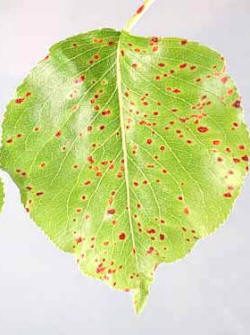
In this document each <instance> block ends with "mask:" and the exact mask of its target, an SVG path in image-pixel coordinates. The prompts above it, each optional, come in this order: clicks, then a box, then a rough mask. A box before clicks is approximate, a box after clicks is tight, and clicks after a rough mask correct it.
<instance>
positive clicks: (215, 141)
mask: <svg viewBox="0 0 250 335" xmlns="http://www.w3.org/2000/svg"><path fill="white" fill-rule="evenodd" d="M220 143H221V141H220V140H213V145H220Z"/></svg>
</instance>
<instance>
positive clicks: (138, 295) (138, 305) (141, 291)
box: [133, 275, 152, 315]
mask: <svg viewBox="0 0 250 335" xmlns="http://www.w3.org/2000/svg"><path fill="white" fill-rule="evenodd" d="M151 283H152V278H150V277H146V276H145V275H142V278H141V280H140V282H139V286H138V288H137V289H136V290H135V293H134V298H133V301H134V309H135V313H136V314H137V315H139V314H141V312H142V311H143V309H144V307H145V305H146V303H147V300H148V295H149V288H150V285H151Z"/></svg>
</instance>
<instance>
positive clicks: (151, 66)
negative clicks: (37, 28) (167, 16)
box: [1, 29, 249, 312]
mask: <svg viewBox="0 0 250 335" xmlns="http://www.w3.org/2000/svg"><path fill="white" fill-rule="evenodd" d="M47 72H48V73H47ZM45 83H46V85H45ZM28 93H31V94H28ZM27 94H28V95H27ZM32 99H33V100H32ZM41 101H42V102H41ZM22 115H23V116H22ZM21 121H22V122H21ZM48 124H49V127H48ZM20 135H21V136H20ZM9 140H11V141H10V142H8V141H9ZM248 156H249V135H248V132H247V128H246V125H245V124H244V122H243V120H242V111H241V108H240V98H239V95H238V92H237V89H236V87H235V85H234V83H233V82H232V80H231V79H230V77H229V76H228V75H227V74H226V73H225V71H224V60H223V59H222V58H221V56H220V55H219V54H218V53H216V52H215V51H213V50H211V49H209V48H206V47H204V46H202V45H200V44H198V43H196V42H189V41H187V40H184V39H178V38H157V37H152V38H143V37H138V36H132V35H130V34H128V33H125V32H122V33H120V32H115V31H114V30H109V29H104V30H99V31H93V32H89V33H86V34H80V35H78V36H75V37H72V38H69V39H67V40H65V41H62V42H59V43H58V44H56V45H55V46H53V47H52V48H51V51H50V56H49V57H48V58H46V59H45V60H44V61H43V62H42V63H41V66H40V67H39V66H38V68H36V69H34V70H33V72H32V74H31V75H30V76H29V77H28V78H27V79H26V81H25V82H24V84H23V85H22V86H21V87H20V88H19V89H18V91H17V97H16V98H15V99H14V100H13V101H12V102H11V103H10V105H9V106H8V108H7V113H6V118H5V121H4V125H3V149H2V155H1V163H2V165H3V168H4V169H5V170H6V171H7V172H8V173H10V175H11V176H12V178H13V179H14V181H15V182H16V183H17V185H18V186H19V188H20V190H21V194H22V201H23V203H24V204H25V205H26V208H27V210H28V211H30V213H31V216H32V217H33V219H34V220H35V221H36V223H37V224H38V225H39V226H41V227H42V229H43V230H44V231H45V232H46V233H47V234H48V236H49V237H50V238H51V240H52V241H53V242H54V243H55V244H56V245H57V246H59V247H60V248H62V249H63V250H65V251H69V252H73V253H75V255H76V258H77V261H78V263H79V265H80V268H81V270H82V271H83V273H85V274H88V275H90V276H92V277H95V278H98V279H101V280H104V281H105V282H107V284H109V285H110V286H111V287H114V288H117V289H120V290H125V291H128V290H134V291H135V297H134V302H135V309H136V311H137V312H140V311H141V310H142V308H143V306H144V304H145V302H146V299H147V296H148V291H149V286H150V284H151V282H152V280H153V272H154V269H155V268H156V267H157V265H158V264H159V263H161V262H172V261H175V260H176V259H179V258H182V257H184V256H185V255H186V254H187V253H189V252H190V250H191V249H192V247H193V246H194V245H195V244H196V242H197V240H198V239H200V238H204V237H205V236H206V235H207V234H209V233H211V232H213V231H214V230H215V229H216V228H217V227H218V226H219V225H220V224H221V223H222V222H224V221H225V220H226V218H227V216H228V215H229V213H230V210H231V207H232V205H233V202H234V200H235V199H236V198H237V196H238V195H239V192H240V188H241V186H242V183H243V180H244V176H245V174H246V169H247V167H248Z"/></svg>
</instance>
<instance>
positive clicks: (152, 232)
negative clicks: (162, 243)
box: [147, 229, 156, 234]
mask: <svg viewBox="0 0 250 335" xmlns="http://www.w3.org/2000/svg"><path fill="white" fill-rule="evenodd" d="M147 233H148V234H155V233H156V231H155V229H148V230H147Z"/></svg>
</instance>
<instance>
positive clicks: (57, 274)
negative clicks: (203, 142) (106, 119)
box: [0, 0, 250, 335]
mask: <svg viewBox="0 0 250 335" xmlns="http://www.w3.org/2000/svg"><path fill="white" fill-rule="evenodd" d="M139 4H141V2H140V1H136V0H88V1H85V0H64V1H62V0H40V1H36V0H0V110H1V118H2V117H3V113H4V109H5V105H6V103H7V102H8V100H10V98H11V97H12V95H13V92H14V89H15V87H16V86H17V85H18V83H19V82H20V81H21V80H22V78H23V77H24V76H25V75H26V73H27V72H28V71H29V70H30V68H32V67H33V66H34V65H35V64H36V62H37V61H38V60H40V59H41V58H43V57H44V56H45V55H46V54H47V50H48V47H49V46H50V45H52V44H54V43H55V42H57V41H58V40H60V39H64V38H66V37H68V36H70V35H74V34H76V33H79V32H81V31H86V30H91V29H95V28H97V27H114V28H117V29H121V28H122V26H123V24H124V23H125V21H126V20H127V19H128V18H129V17H130V16H131V14H132V13H133V11H134V10H135V9H136V8H137V7H138V6H139ZM134 33H136V34H145V35H165V36H179V37H187V38H189V39H194V40H199V41H200V42H202V43H203V44H206V45H209V46H211V47H213V48H215V49H217V50H218V51H219V52H221V53H222V54H224V55H225V56H226V59H227V64H228V71H229V73H230V74H231V75H232V76H233V77H234V79H235V80H236V82H237V84H238V86H239V88H240V91H241V94H242V96H243V102H244V106H245V110H246V120H247V122H248V124H250V113H249V110H250V85H249V83H250V62H249V60H250V1H249V0H219V1H218V0H216V1H215V0H202V1H201V0H175V1H173V0H172V1H170V0H156V2H155V5H154V6H153V8H152V9H151V10H150V11H149V12H148V13H147V14H146V15H145V17H144V18H143V19H142V21H141V22H140V23H139V24H138V25H137V26H136V28H135V29H134ZM1 175H2V176H3V179H4V181H5V185H6V204H5V207H4V210H3V214H2V215H1V216H0V334H3V335H29V334H32V335H33V334H34V335H71V334H77V333H78V334H91V335H92V334H93V335H95V334H99V333H101V334H103V335H106V334H107V335H113V334H114V335H116V334H119V335H123V334H124V335H125V334H131V335H137V334H157V335H163V334H164V335H165V334H171V335H179V334H180V335H182V334H185V335H189V334H192V335H200V334H202V335H246V334H248V333H249V328H250V267H249V256H250V243H249V237H250V220H249V217H250V214H249V206H250V178H248V179H247V183H246V185H245V187H244V189H243V192H242V196H241V198H240V199H239V200H238V201H237V204H236V206H235V208H234V210H233V213H232V215H231V217H230V219H229V221H228V223H227V224H226V225H224V226H223V227H222V228H220V229H219V230H218V231H217V232H216V233H215V234H214V235H213V236H210V237H209V238H207V239H206V240H205V241H201V242H199V243H198V245H197V247H196V248H195V249H194V251H193V252H192V254H191V255H190V256H189V257H188V258H186V259H185V260H183V261H180V262H178V263H175V264H171V265H161V266H160V267H159V269H158V271H157V273H156V280H155V283H154V284H153V286H152V290H151V294H150V297H149V301H148V305H147V307H146V309H145V310H144V312H143V314H142V315H141V316H139V317H138V316H135V315H134V312H133V309H132V302H131V297H130V295H129V294H125V293H121V292H117V291H113V290H111V289H109V288H108V287H107V286H106V285H105V284H103V283H101V282H98V281H96V280H93V279H90V278H87V277H84V276H82V275H81V274H80V272H79V271H78V269H77V267H76V265H75V262H74V259H73V257H72V256H71V255H69V254H65V253H62V252H60V251H59V250H57V249H56V248H54V247H53V245H52V244H51V243H50V242H49V241H48V240H47V238H46V237H45V236H44V235H43V234H42V233H40V231H39V229H38V228H37V227H36V226H35V225H34V224H33V223H32V222H31V220H30V219H29V217H28V215H27V214H26V212H25V211H24V209H23V207H22V205H21V204H20V199H19V193H18V190H17V188H16V186H15V185H14V183H13V182H12V181H11V179H10V178H9V177H8V175H7V174H5V173H1Z"/></svg>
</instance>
